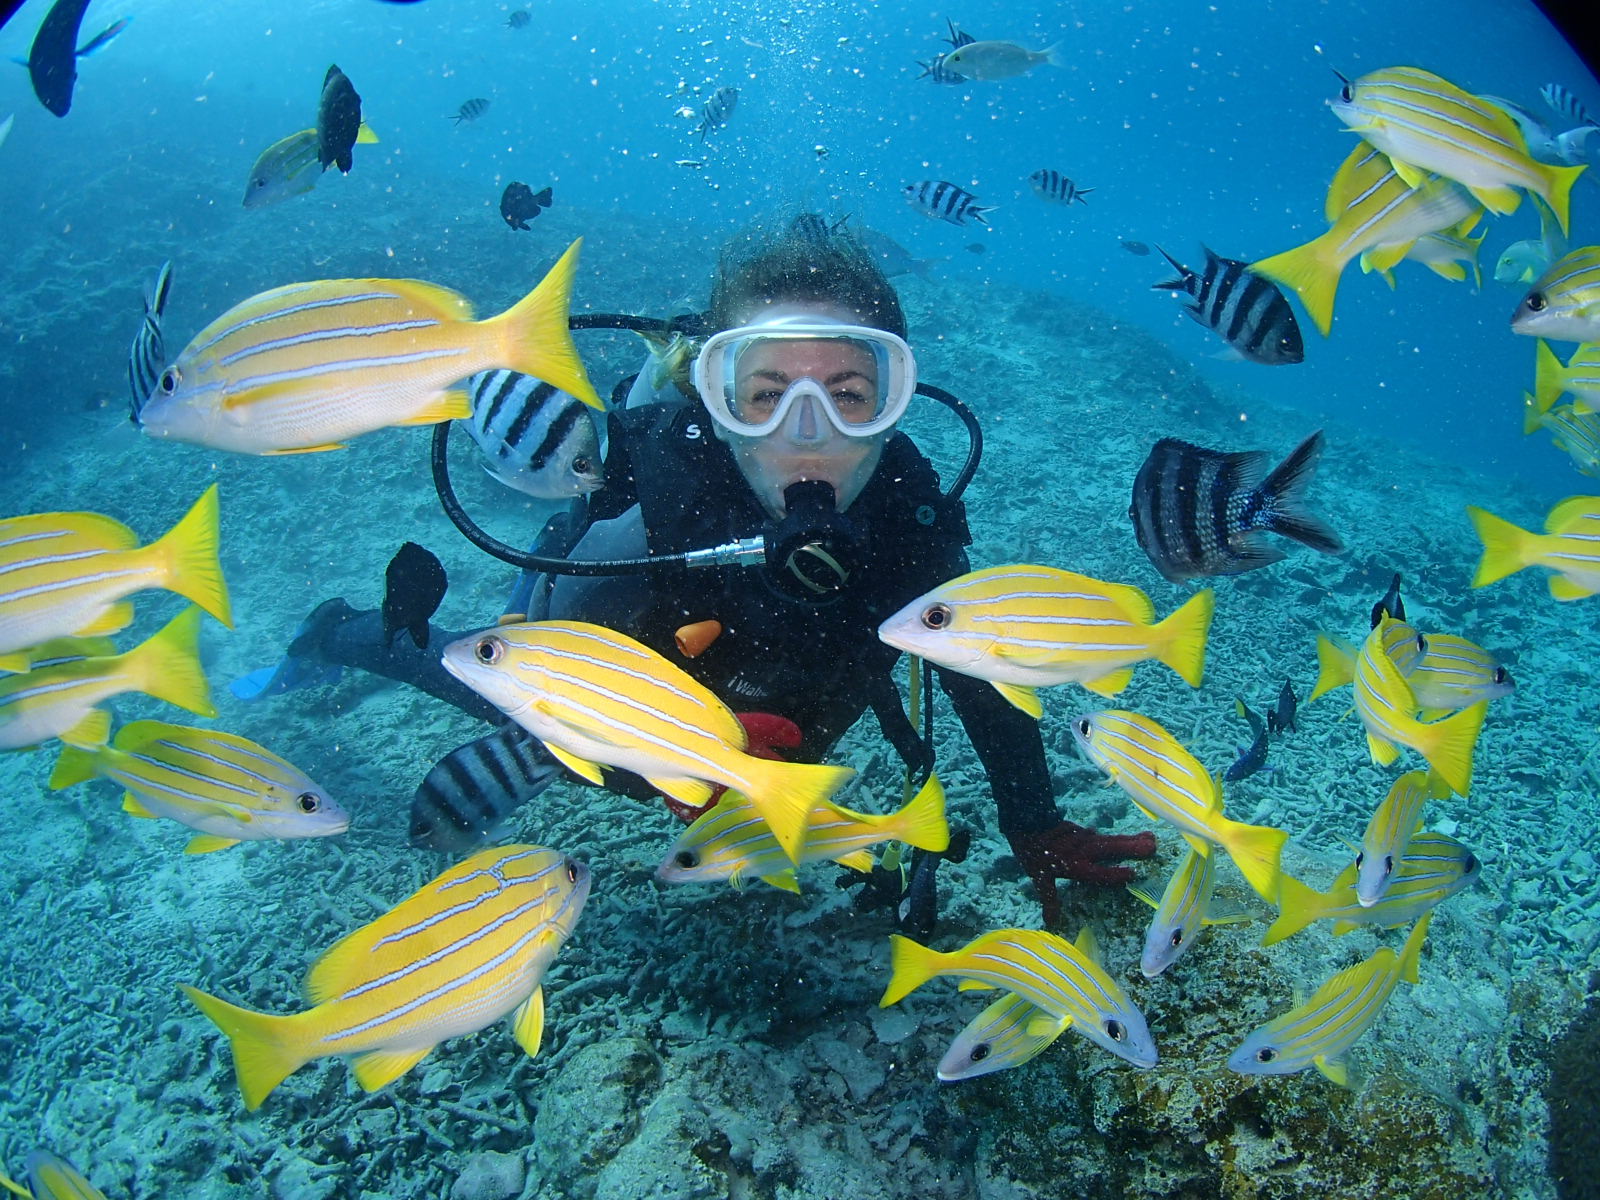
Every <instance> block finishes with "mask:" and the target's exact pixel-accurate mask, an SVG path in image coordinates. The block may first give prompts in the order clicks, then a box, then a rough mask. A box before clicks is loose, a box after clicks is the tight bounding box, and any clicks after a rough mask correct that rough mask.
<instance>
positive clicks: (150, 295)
mask: <svg viewBox="0 0 1600 1200" xmlns="http://www.w3.org/2000/svg"><path fill="white" fill-rule="evenodd" d="M171 290H172V262H171V260H170V259H169V260H168V261H166V262H164V263H162V264H161V270H160V271H159V272H157V273H156V277H155V281H154V282H153V283H152V284H150V286H149V287H147V288H146V289H145V293H144V320H143V321H142V322H141V323H140V325H139V332H138V333H136V334H134V335H133V345H132V346H130V347H129V348H128V390H129V392H130V393H132V400H131V406H130V412H131V414H132V417H133V423H134V424H135V425H137V424H138V423H139V414H140V412H142V411H143V410H144V402H145V401H146V400H148V399H150V393H151V392H153V391H155V388H156V384H157V382H159V381H160V379H161V372H162V371H164V370H166V368H167V347H166V343H165V342H163V341H162V339H161V314H162V313H164V312H166V310H167V293H168V292H169V291H171Z"/></svg>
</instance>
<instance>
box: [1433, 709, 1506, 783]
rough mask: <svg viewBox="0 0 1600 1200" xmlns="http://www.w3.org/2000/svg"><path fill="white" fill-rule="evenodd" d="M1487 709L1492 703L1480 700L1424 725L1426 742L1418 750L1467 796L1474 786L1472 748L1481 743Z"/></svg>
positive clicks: (1441, 774)
mask: <svg viewBox="0 0 1600 1200" xmlns="http://www.w3.org/2000/svg"><path fill="white" fill-rule="evenodd" d="M1488 711H1489V702H1488V701H1487V700H1479V701H1478V702H1477V703H1476V704H1474V705H1473V706H1472V707H1471V708H1467V709H1463V710H1462V711H1461V712H1458V713H1456V715H1455V716H1453V717H1446V718H1445V719H1444V720H1443V721H1439V722H1436V723H1435V724H1433V725H1423V726H1422V729H1423V730H1424V731H1425V735H1424V738H1423V741H1424V743H1425V744H1424V745H1421V746H1419V747H1418V750H1420V751H1421V753H1422V756H1423V757H1424V758H1426V759H1427V760H1428V765H1429V766H1430V767H1432V768H1433V770H1434V771H1435V772H1436V773H1437V775H1438V777H1439V778H1440V779H1442V780H1443V781H1444V782H1445V783H1447V784H1449V785H1450V788H1451V790H1453V791H1454V792H1455V793H1456V794H1457V795H1459V796H1465V795H1466V794H1467V789H1468V788H1469V787H1471V786H1472V751H1473V749H1474V747H1476V746H1477V744H1478V731H1479V730H1480V729H1482V728H1483V715H1484V714H1485V713H1486V712H1488Z"/></svg>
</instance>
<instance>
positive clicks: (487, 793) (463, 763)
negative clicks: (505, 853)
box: [409, 721, 563, 854]
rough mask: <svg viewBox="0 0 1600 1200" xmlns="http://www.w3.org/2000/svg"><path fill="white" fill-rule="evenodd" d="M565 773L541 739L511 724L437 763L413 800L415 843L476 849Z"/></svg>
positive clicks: (452, 850) (430, 847) (435, 847)
mask: <svg viewBox="0 0 1600 1200" xmlns="http://www.w3.org/2000/svg"><path fill="white" fill-rule="evenodd" d="M562 774H563V772H562V769H561V766H560V764H559V763H557V762H556V761H555V759H554V758H552V757H550V755H549V753H548V752H547V751H546V750H545V748H544V746H543V745H541V744H540V742H539V739H538V738H536V737H534V736H533V734H531V733H529V732H528V731H527V730H526V729H524V728H522V726H520V725H518V724H517V723H516V722H514V721H508V722H506V723H505V724H504V725H502V726H501V727H500V728H499V729H497V730H495V731H494V732H493V733H491V734H488V735H486V736H484V737H480V738H475V739H474V740H473V741H470V742H468V743H466V745H464V746H457V747H456V748H455V749H454V750H452V751H450V753H449V754H446V755H445V756H444V757H443V758H441V759H440V760H439V761H438V762H437V763H435V764H434V766H433V769H432V770H430V771H429V772H428V774H427V775H426V776H425V777H424V778H423V780H422V782H421V783H420V784H419V785H418V786H417V790H416V794H415V795H413V796H412V797H411V819H410V826H409V828H410V834H409V836H410V839H411V844H412V845H413V846H417V847H421V848H423V849H428V850H444V851H448V852H449V853H451V854H456V853H459V852H461V851H464V850H475V849H476V848H477V847H478V846H480V845H482V844H483V843H484V842H485V841H487V840H489V839H490V838H492V837H494V836H496V834H497V833H498V831H499V830H500V829H501V828H503V827H504V825H505V823H506V819H507V818H508V817H510V815H511V814H512V813H513V812H515V811H516V810H517V809H518V808H520V807H522V805H524V804H526V803H527V802H528V801H529V800H532V799H533V798H534V797H535V796H537V795H538V794H539V793H540V792H542V791H544V789H545V788H547V787H549V786H550V784H552V783H553V782H555V781H556V780H558V779H560V778H561V777H562Z"/></svg>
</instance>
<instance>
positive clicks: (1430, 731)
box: [1355, 616, 1489, 796]
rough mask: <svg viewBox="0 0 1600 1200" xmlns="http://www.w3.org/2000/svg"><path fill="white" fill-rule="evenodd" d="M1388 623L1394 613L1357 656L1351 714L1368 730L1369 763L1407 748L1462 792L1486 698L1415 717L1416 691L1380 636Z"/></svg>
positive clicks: (1388, 759)
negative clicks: (1442, 713)
mask: <svg viewBox="0 0 1600 1200" xmlns="http://www.w3.org/2000/svg"><path fill="white" fill-rule="evenodd" d="M1393 624H1395V621H1394V618H1393V617H1389V616H1385V617H1384V618H1383V619H1382V620H1380V621H1379V622H1378V624H1377V627H1376V628H1374V629H1373V631H1372V632H1371V633H1369V634H1368V635H1367V640H1366V641H1364V642H1363V643H1362V644H1361V653H1360V654H1359V655H1357V657H1356V677H1355V693H1356V716H1357V717H1359V718H1360V719H1361V726H1362V728H1363V729H1365V730H1366V733H1367V750H1368V752H1369V753H1370V754H1371V755H1372V761H1373V762H1375V763H1378V764H1379V765H1380V766H1385V767H1386V766H1388V765H1389V764H1390V763H1392V762H1394V761H1395V759H1397V758H1399V757H1400V751H1399V749H1398V747H1400V746H1408V747H1410V748H1411V749H1412V750H1415V751H1416V752H1417V753H1418V754H1420V755H1422V757H1423V758H1425V759H1427V761H1428V765H1429V766H1430V767H1432V768H1433V770H1434V771H1435V772H1436V773H1437V774H1438V776H1439V778H1440V779H1441V780H1443V781H1444V782H1445V783H1446V784H1448V785H1449V787H1450V789H1451V790H1452V791H1454V792H1456V793H1458V794H1459V795H1462V796H1465V795H1466V794H1467V789H1468V788H1469V787H1471V786H1472V752H1473V749H1474V747H1475V746H1476V745H1477V741H1478V731H1479V730H1480V729H1482V728H1483V717H1484V713H1485V712H1486V711H1487V710H1488V707H1489V702H1488V701H1487V700H1479V701H1477V702H1476V703H1475V704H1471V705H1469V706H1468V707H1466V708H1464V709H1462V710H1461V711H1460V712H1458V713H1456V714H1455V715H1454V716H1450V717H1446V718H1445V719H1444V720H1442V721H1432V722H1424V721H1419V720H1418V719H1417V717H1416V713H1417V712H1418V711H1419V710H1420V708H1421V706H1420V705H1419V704H1418V703H1417V699H1416V694H1415V693H1414V692H1413V691H1412V690H1411V685H1410V684H1408V683H1407V682H1406V679H1405V676H1404V675H1402V674H1401V673H1400V669H1399V668H1398V667H1396V666H1395V664H1394V660H1393V659H1391V658H1390V657H1389V655H1388V654H1387V653H1386V652H1385V651H1384V648H1383V641H1384V634H1385V633H1386V632H1387V627H1388V626H1390V625H1393Z"/></svg>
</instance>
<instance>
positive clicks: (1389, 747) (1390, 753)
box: [1367, 733, 1400, 767]
mask: <svg viewBox="0 0 1600 1200" xmlns="http://www.w3.org/2000/svg"><path fill="white" fill-rule="evenodd" d="M1367 752H1368V753H1369V754H1371V755H1372V761H1373V762H1375V763H1377V764H1378V765H1379V766H1380V767H1387V766H1388V765H1389V764H1390V763H1392V762H1394V760H1395V759H1397V758H1399V757H1400V751H1399V750H1398V749H1396V748H1395V744H1394V743H1393V742H1390V741H1386V740H1385V739H1383V738H1381V737H1379V736H1378V735H1377V734H1374V733H1369V734H1367Z"/></svg>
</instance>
